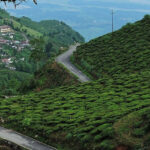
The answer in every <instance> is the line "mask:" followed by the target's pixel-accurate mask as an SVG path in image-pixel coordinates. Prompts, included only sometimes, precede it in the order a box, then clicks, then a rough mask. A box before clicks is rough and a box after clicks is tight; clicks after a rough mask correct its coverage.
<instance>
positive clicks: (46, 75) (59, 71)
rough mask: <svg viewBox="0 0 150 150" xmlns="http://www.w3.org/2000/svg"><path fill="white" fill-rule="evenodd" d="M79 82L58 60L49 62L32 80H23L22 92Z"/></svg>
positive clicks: (37, 90)
mask: <svg viewBox="0 0 150 150" xmlns="http://www.w3.org/2000/svg"><path fill="white" fill-rule="evenodd" d="M77 84H79V81H78V79H77V78H76V77H75V76H73V75H72V74H70V73H68V71H67V70H66V69H65V68H64V67H63V66H61V65H60V64H58V63H56V62H53V61H52V62H51V61H49V62H47V64H45V65H44V66H43V67H42V68H41V69H40V70H38V71H37V72H35V73H34V76H33V77H32V78H31V79H30V80H26V81H24V82H23V84H22V86H21V87H20V92H21V93H26V92H31V91H36V92H39V91H42V90H43V89H51V88H56V87H59V86H71V85H77Z"/></svg>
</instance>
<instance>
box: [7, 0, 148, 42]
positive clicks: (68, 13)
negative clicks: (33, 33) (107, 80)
mask: <svg viewBox="0 0 150 150" xmlns="http://www.w3.org/2000/svg"><path fill="white" fill-rule="evenodd" d="M112 8H113V9H114V10H115V14H114V29H119V28H120V27H121V26H123V25H125V24H126V23H127V22H135V21H137V20H139V19H141V18H142V17H143V16H144V15H145V14H149V13H150V3H149V1H148V0H144V2H143V1H142V2H140V1H137V0H134V1H130V0H127V1H121V0H105V1H104V0H82V1H79V0H75V1H72V0H42V1H39V2H38V5H37V6H35V5H34V4H32V3H31V2H28V3H23V5H20V6H19V7H18V8H17V9H14V7H9V6H8V7H7V9H8V11H9V12H10V13H11V14H12V15H15V16H27V17H30V18H32V19H33V20H36V21H40V20H43V19H57V20H61V21H64V22H66V23H67V24H69V25H70V26H71V27H72V28H73V29H75V30H77V31H78V32H80V33H81V34H82V35H83V36H84V37H85V38H86V40H90V39H92V38H95V37H98V36H100V35H103V34H106V33H108V32H111V9H112Z"/></svg>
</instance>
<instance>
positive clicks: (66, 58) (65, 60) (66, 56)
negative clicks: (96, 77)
mask: <svg viewBox="0 0 150 150" xmlns="http://www.w3.org/2000/svg"><path fill="white" fill-rule="evenodd" d="M79 45H80V44H79V43H77V44H76V45H72V46H70V48H69V50H68V51H66V52H65V53H63V54H61V55H59V56H58V57H57V58H56V62H58V63H61V64H63V65H64V66H65V67H66V68H67V69H68V70H69V71H70V72H72V73H73V74H74V75H75V76H77V77H78V78H79V81H80V82H88V81H91V80H90V79H89V78H88V77H87V76H86V75H85V74H83V73H82V72H81V71H80V70H79V69H78V68H76V67H75V66H74V65H73V64H72V63H71V61H70V57H71V55H72V54H73V52H74V51H76V48H77V46H79Z"/></svg>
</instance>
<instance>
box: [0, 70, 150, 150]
mask: <svg viewBox="0 0 150 150" xmlns="http://www.w3.org/2000/svg"><path fill="white" fill-rule="evenodd" d="M149 77H150V71H146V72H143V73H134V74H132V75H124V76H120V77H118V76H116V77H114V79H110V78H103V79H100V80H98V81H95V82H91V83H86V84H81V85H77V86H65V87H60V88H56V89H52V90H46V91H42V92H38V93H31V94H29V95H26V96H21V97H14V98H11V99H3V100H0V115H1V118H2V119H4V122H3V123H2V122H1V123H0V124H1V125H3V126H6V127H10V128H13V129H15V130H18V131H20V132H23V133H25V134H27V135H30V136H33V137H37V138H38V139H40V140H42V141H44V142H46V143H54V145H53V146H58V145H59V144H61V145H62V146H64V147H69V149H72V150H91V149H95V150H101V149H102V150H112V149H114V148H116V149H117V148H118V147H120V146H124V147H125V148H126V149H127V148H128V147H131V149H132V150H134V149H135V150H136V149H146V150H149V149H150V145H149V134H150V130H149V126H150V116H149V112H150V94H149V93H150V85H149V82H150V78H149ZM137 114H138V115H137ZM127 119H128V120H132V122H128V121H127ZM122 122H125V123H124V124H122ZM142 122H143V123H144V122H145V124H143V123H142ZM129 123H130V124H131V126H130V124H129ZM143 125H144V126H143ZM126 131H127V132H126ZM130 131H132V132H131V133H132V134H129V133H130ZM128 137H129V138H131V139H132V140H130V139H129V138H128ZM134 138H135V139H137V140H138V141H137V142H135V140H134ZM124 139H125V140H124Z"/></svg>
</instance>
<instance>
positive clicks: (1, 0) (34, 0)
mask: <svg viewBox="0 0 150 150" xmlns="http://www.w3.org/2000/svg"><path fill="white" fill-rule="evenodd" d="M26 1H27V0H0V2H4V3H5V5H6V2H9V3H14V5H15V7H16V6H17V5H19V4H20V3H22V2H26ZM32 1H33V2H34V3H35V4H37V0H32Z"/></svg>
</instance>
